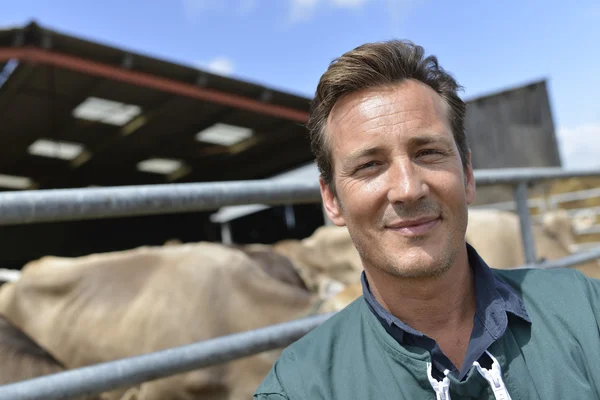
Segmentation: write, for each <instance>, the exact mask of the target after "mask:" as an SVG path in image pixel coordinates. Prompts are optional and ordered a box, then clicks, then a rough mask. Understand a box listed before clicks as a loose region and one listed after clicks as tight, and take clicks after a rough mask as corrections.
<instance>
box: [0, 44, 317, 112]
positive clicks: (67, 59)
mask: <svg viewBox="0 0 600 400" xmlns="http://www.w3.org/2000/svg"><path fill="white" fill-rule="evenodd" d="M11 58H13V59H18V60H19V61H21V62H23V61H24V62H30V63H39V64H44V65H52V66H55V67H59V68H65V69H70V70H73V71H77V72H81V73H84V74H88V75H95V76H99V77H102V78H106V79H112V80H117V81H121V82H126V83H130V84H133V85H137V86H144V87H148V88H152V89H156V90H160V91H163V92H168V93H172V94H176V95H179V96H184V97H190V98H193V99H198V100H204V101H209V102H212V103H217V104H222V105H224V106H227V107H234V108H239V109H242V110H248V111H252V112H255V113H259V114H266V115H270V116H273V117H277V118H283V119H288V120H292V121H295V122H300V123H306V122H307V121H308V113H306V112H304V111H299V110H295V109H292V108H289V107H283V106H278V105H274V104H265V103H262V102H260V101H258V100H254V99H249V98H246V97H242V96H237V95H234V94H229V93H223V92H220V91H218V90H214V89H205V88H201V87H198V86H195V85H192V84H188V83H183V82H178V81H175V80H172V79H167V78H162V77H159V76H155V75H150V74H146V73H143V72H137V71H131V70H127V69H123V68H119V67H115V66H112V65H107V64H102V63H99V62H95V61H90V60H85V59H82V58H79V57H74V56H71V55H67V54H61V53H57V52H53V51H48V50H42V49H38V48H35V47H23V48H13V47H8V48H1V47H0V62H4V61H7V60H9V59H11Z"/></svg>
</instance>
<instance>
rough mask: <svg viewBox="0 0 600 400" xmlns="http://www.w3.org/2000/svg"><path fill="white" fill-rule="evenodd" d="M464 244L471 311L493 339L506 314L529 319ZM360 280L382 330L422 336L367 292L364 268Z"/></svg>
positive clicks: (515, 296)
mask: <svg viewBox="0 0 600 400" xmlns="http://www.w3.org/2000/svg"><path fill="white" fill-rule="evenodd" d="M466 246H467V254H468V257H469V264H470V266H471V268H472V269H473V276H474V282H475V299H476V300H475V304H476V310H475V313H476V315H477V317H478V318H480V319H481V321H483V324H484V326H485V328H486V329H487V330H488V331H489V332H490V334H491V335H492V336H493V337H494V338H495V339H497V338H498V337H500V336H501V335H502V334H503V333H504V330H505V329H506V324H507V321H506V316H507V313H510V314H513V315H515V316H517V317H519V318H521V319H523V320H525V321H527V322H529V323H531V319H530V318H529V315H528V314H527V311H526V310H525V303H524V302H523V299H522V298H521V297H520V296H519V294H518V293H517V292H516V291H515V290H514V289H513V288H512V287H510V286H509V285H508V284H506V283H505V282H503V281H502V280H500V279H499V278H497V277H496V276H495V275H494V274H493V272H492V270H491V269H490V267H488V265H487V264H486V263H485V261H483V259H482V258H481V257H480V256H479V254H478V253H477V251H475V249H474V248H473V247H472V246H471V245H469V244H468V243H467V244H466ZM361 283H362V289H363V297H364V298H365V300H366V302H367V304H368V305H369V308H370V309H371V311H372V312H373V313H374V314H375V316H376V317H377V319H379V321H380V322H381V323H382V324H383V325H384V327H385V328H386V329H391V328H393V327H396V328H399V329H400V332H398V329H395V331H396V335H395V336H398V333H400V337H398V339H400V340H401V339H402V336H404V334H411V335H415V336H423V333H421V332H419V331H417V330H416V329H413V328H411V327H410V326H408V325H407V324H406V323H404V322H402V321H401V320H400V319H398V318H397V317H395V316H394V315H392V314H391V313H390V312H389V311H387V310H386V309H385V308H383V306H382V305H381V304H380V303H379V302H378V301H377V299H375V296H374V295H373V293H372V292H371V289H370V288H369V282H368V281H367V277H366V275H365V272H364V271H363V272H362V274H361Z"/></svg>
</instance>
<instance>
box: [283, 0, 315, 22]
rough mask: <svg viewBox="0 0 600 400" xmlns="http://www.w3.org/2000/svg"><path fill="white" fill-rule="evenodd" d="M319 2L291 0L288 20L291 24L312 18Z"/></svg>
mask: <svg viewBox="0 0 600 400" xmlns="http://www.w3.org/2000/svg"><path fill="white" fill-rule="evenodd" d="M319 1H320V0H292V4H291V10H290V19H291V20H292V21H293V22H296V21H305V20H308V19H310V18H312V16H313V13H314V12H315V9H316V8H317V5H318V4H319Z"/></svg>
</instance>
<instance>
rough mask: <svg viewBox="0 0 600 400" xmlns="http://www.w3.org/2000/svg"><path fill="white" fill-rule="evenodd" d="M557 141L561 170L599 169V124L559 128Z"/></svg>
mask: <svg viewBox="0 0 600 400" xmlns="http://www.w3.org/2000/svg"><path fill="white" fill-rule="evenodd" d="M557 140H558V144H559V148H560V154H561V158H562V161H563V168H569V169H571V168H600V157H599V156H598V155H599V154H600V123H589V124H583V125H579V126H575V127H559V128H558V131H557Z"/></svg>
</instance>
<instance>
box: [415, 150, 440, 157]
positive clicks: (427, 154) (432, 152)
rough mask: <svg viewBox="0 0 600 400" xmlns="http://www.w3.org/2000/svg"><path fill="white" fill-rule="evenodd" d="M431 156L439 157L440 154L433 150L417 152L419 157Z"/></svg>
mask: <svg viewBox="0 0 600 400" xmlns="http://www.w3.org/2000/svg"><path fill="white" fill-rule="evenodd" d="M433 154H436V155H439V154H442V152H441V151H439V150H435V149H426V150H422V151H420V152H419V155H420V156H429V155H433Z"/></svg>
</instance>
